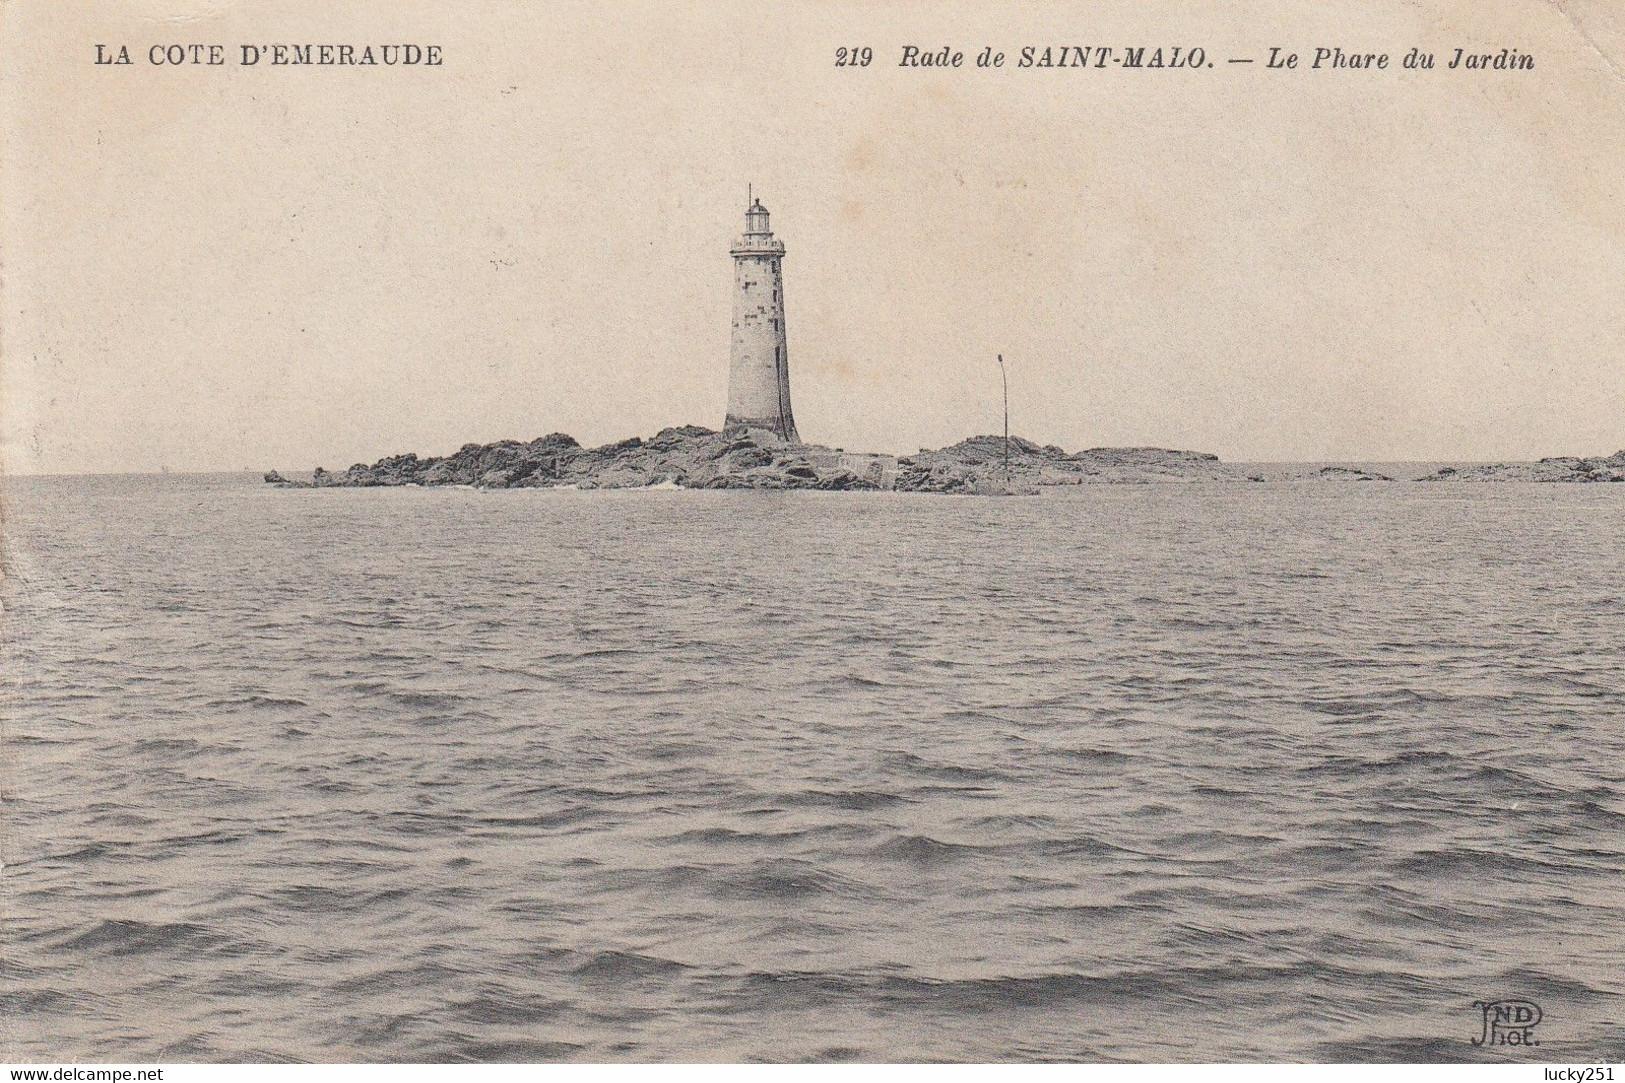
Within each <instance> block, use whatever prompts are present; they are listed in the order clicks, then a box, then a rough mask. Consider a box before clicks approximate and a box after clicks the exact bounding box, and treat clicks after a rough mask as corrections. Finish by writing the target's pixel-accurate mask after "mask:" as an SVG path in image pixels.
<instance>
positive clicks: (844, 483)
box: [265, 425, 1625, 495]
mask: <svg viewBox="0 0 1625 1083" xmlns="http://www.w3.org/2000/svg"><path fill="white" fill-rule="evenodd" d="M1004 448H1005V445H1004V438H1003V437H1001V436H973V437H970V438H969V439H966V440H961V441H960V442H959V443H957V444H954V445H952V446H950V447H945V448H937V449H934V450H932V449H921V450H920V451H919V452H918V453H916V454H914V455H903V456H894V455H876V454H869V453H861V452H848V451H845V450H843V449H841V448H827V447H820V446H817V445H812V444H801V443H796V442H793V441H789V440H785V439H783V438H781V437H779V436H778V435H776V434H775V433H772V432H768V431H765V430H762V429H753V428H744V429H739V428H730V429H727V430H725V431H722V432H718V431H716V430H715V429H707V428H704V427H702V426H699V425H684V426H681V427H677V428H669V429H663V430H661V431H660V432H659V433H658V434H656V435H655V436H653V437H650V438H649V439H646V440H645V439H640V438H638V437H633V438H631V439H630V440H622V441H620V442H618V443H613V444H605V445H603V446H602V447H595V448H587V447H582V446H581V444H580V443H578V442H577V441H576V440H575V438H574V437H571V436H566V435H565V434H564V433H553V434H552V435H550V436H542V437H538V438H537V439H535V440H531V441H530V442H528V443H525V442H521V441H518V440H499V441H497V442H495V443H491V444H465V445H463V447H461V448H460V449H458V450H457V451H456V452H454V453H453V454H451V455H446V456H431V457H429V458H419V457H418V456H417V455H416V454H412V453H407V454H404V455H391V456H389V457H388V458H384V459H379V460H378V461H377V462H375V463H373V464H371V465H368V464H366V463H356V464H355V465H354V466H352V467H350V468H349V469H348V470H345V471H342V472H339V473H334V472H331V471H327V470H323V469H322V468H320V467H317V469H316V471H315V473H314V474H312V475H311V476H310V478H309V479H308V480H307V479H291V478H287V477H284V476H283V475H282V474H280V473H278V472H276V471H274V470H273V471H271V472H270V473H268V474H266V475H265V480H266V481H267V482H268V483H270V484H272V485H278V486H282V487H284V488H294V489H311V488H314V489H325V488H360V487H372V486H398V485H424V486H428V485H463V486H470V487H473V488H476V489H549V488H573V489H638V488H648V487H651V486H665V487H675V488H683V489H821V490H836V491H852V490H859V491H861V490H883V489H884V490H894V491H897V492H913V493H962V494H985V495H1027V494H1032V493H1036V492H1038V491H1040V490H1041V489H1046V488H1053V487H1058V486H1069V485H1091V484H1104V485H1137V484H1152V483H1178V482H1263V481H1290V482H1389V481H1393V480H1394V479H1393V478H1391V477H1389V476H1388V475H1386V474H1381V473H1377V472H1375V471H1372V470H1367V469H1362V468H1357V467H1351V466H1324V465H1317V464H1271V465H1269V466H1261V465H1257V464H1240V465H1238V464H1234V463H1224V462H1220V461H1219V458H1218V457H1217V456H1216V455H1209V454H1205V453H1203V452H1197V451H1174V450H1169V449H1167V448H1153V447H1130V448H1091V449H1089V450H1087V451H1077V452H1068V451H1066V450H1064V449H1062V448H1059V447H1055V446H1054V445H1044V444H1038V443H1035V442H1034V441H1032V440H1027V439H1023V438H1021V437H1018V436H1013V437H1011V438H1010V464H1009V472H1008V475H1007V474H1006V471H1005V465H1004ZM1409 476H1410V477H1415V475H1414V474H1412V475H1409ZM1419 480H1421V481H1433V482H1447V481H1469V482H1590V481H1625V452H1620V453H1618V454H1616V455H1612V456H1610V457H1608V458H1605V459H1600V458H1599V459H1583V458H1552V459H1542V460H1540V461H1539V462H1534V463H1485V464H1478V465H1472V466H1456V467H1451V466H1446V467H1442V468H1440V469H1438V470H1435V471H1434V472H1432V473H1430V474H1427V475H1425V476H1423V477H1421V478H1420V479H1419Z"/></svg>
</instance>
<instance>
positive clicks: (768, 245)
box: [726, 200, 801, 444]
mask: <svg viewBox="0 0 1625 1083" xmlns="http://www.w3.org/2000/svg"><path fill="white" fill-rule="evenodd" d="M731 251H732V254H733V258H734V322H733V343H732V354H731V358H730V363H729V366H728V420H727V425H726V427H727V428H738V427H740V426H748V427H750V428H753V429H766V430H767V431H769V432H772V433H777V434H778V435H779V436H781V437H783V438H784V439H785V440H788V441H790V442H791V443H792V444H799V443H801V437H800V436H799V435H797V433H796V419H795V415H794V414H792V413H791V412H790V351H789V347H788V346H787V345H786V340H785V336H784V274H783V271H782V270H781V267H780V263H781V261H782V260H783V259H784V242H782V241H776V240H774V239H773V231H772V230H770V229H768V228H767V208H766V207H764V206H762V201H761V200H755V201H754V202H752V203H751V205H750V209H749V210H747V211H746V212H745V235H744V236H743V237H740V238H739V239H738V240H736V241H734V246H733V248H732V250H731Z"/></svg>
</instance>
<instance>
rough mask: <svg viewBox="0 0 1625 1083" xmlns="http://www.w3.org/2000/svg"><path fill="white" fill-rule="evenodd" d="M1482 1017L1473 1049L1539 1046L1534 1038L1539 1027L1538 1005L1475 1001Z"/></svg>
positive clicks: (1516, 1002) (1530, 1002)
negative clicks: (1481, 1023)
mask: <svg viewBox="0 0 1625 1083" xmlns="http://www.w3.org/2000/svg"><path fill="white" fill-rule="evenodd" d="M1473 1007H1475V1008H1477V1009H1478V1010H1479V1012H1481V1013H1482V1014H1483V1017H1484V1018H1483V1025H1484V1030H1483V1033H1481V1034H1480V1035H1479V1036H1478V1037H1476V1038H1474V1039H1473V1044H1474V1045H1539V1044H1540V1039H1539V1038H1536V1037H1535V1036H1534V1032H1535V1028H1536V1027H1538V1026H1539V1025H1540V1015H1541V1012H1540V1005H1539V1004H1536V1003H1535V1002H1534V1001H1533V1000H1475V1001H1473Z"/></svg>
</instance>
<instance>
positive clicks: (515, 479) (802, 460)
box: [265, 425, 884, 490]
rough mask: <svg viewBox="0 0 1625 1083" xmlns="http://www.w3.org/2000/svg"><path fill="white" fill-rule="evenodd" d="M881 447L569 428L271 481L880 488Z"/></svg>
mask: <svg viewBox="0 0 1625 1083" xmlns="http://www.w3.org/2000/svg"><path fill="white" fill-rule="evenodd" d="M881 467H882V464H881V463H880V462H879V457H875V456H868V457H864V456H849V455H845V454H844V453H841V452H834V451H830V450H829V449H827V448H816V447H805V446H802V445H797V444H788V443H786V442H785V441H783V440H781V439H779V438H778V437H777V436H774V435H773V434H772V433H768V432H762V431H759V430H755V429H750V430H743V431H736V432H728V433H720V432H716V431H714V430H712V429H706V428H701V427H700V426H698V425H685V426H682V427H681V428H671V429H665V430H662V431H661V432H660V433H658V434H657V435H655V436H654V437H652V438H650V439H648V440H641V439H639V438H637V437H633V438H631V439H630V440H622V441H620V442H619V443H614V444H606V445H604V446H603V447H597V448H584V447H582V446H581V445H580V444H579V443H577V442H576V440H575V438H574V437H571V436H566V435H565V434H563V433H553V434H552V435H550V436H543V437H539V438H538V439H535V440H532V441H530V442H529V443H521V442H519V441H517V440H499V441H497V442H496V443H494V444H465V445H463V446H462V447H461V448H459V449H458V450H457V451H456V452H455V453H453V454H451V455H448V456H445V457H443V458H427V459H420V458H418V457H417V455H415V454H411V453H408V454H405V455H392V456H390V457H388V458H385V459H379V460H378V461H377V462H375V463H373V464H372V465H370V466H369V465H367V464H366V463H356V464H355V465H354V466H352V467H350V468H349V469H348V470H346V471H344V472H343V473H337V474H335V473H330V472H328V471H326V470H323V469H321V468H320V467H318V468H317V469H316V472H315V473H314V474H313V475H312V476H311V479H310V480H309V481H290V480H288V479H286V478H284V477H282V476H281V475H280V474H277V473H276V472H275V471H273V472H272V473H271V474H267V475H266V477H265V480H266V481H267V482H269V483H271V484H273V485H280V486H284V487H290V488H317V489H323V488H331V487H348V488H354V487H365V486H395V485H468V486H473V487H475V488H479V489H535V488H561V487H570V488H576V489H635V488H646V487H648V486H651V485H662V484H669V485H676V486H681V487H683V488H688V489H826V490H829V489H879V488H881V485H882V481H883V480H884V479H883V470H882V468H881Z"/></svg>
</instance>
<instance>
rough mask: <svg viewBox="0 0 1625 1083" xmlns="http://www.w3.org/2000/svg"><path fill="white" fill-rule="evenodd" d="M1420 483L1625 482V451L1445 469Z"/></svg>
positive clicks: (1421, 479) (1430, 475) (1435, 472)
mask: <svg viewBox="0 0 1625 1083" xmlns="http://www.w3.org/2000/svg"><path fill="white" fill-rule="evenodd" d="M1418 480H1420V481H1474V482H1497V481H1546V482H1592V481H1625V451H1616V452H1615V453H1614V454H1612V455H1610V456H1608V457H1607V458H1606V459H1582V458H1576V457H1574V456H1570V455H1562V456H1556V457H1554V458H1550V459H1541V460H1540V461H1539V462H1533V463H1481V464H1477V465H1474V466H1445V467H1441V468H1440V469H1438V470H1435V471H1434V472H1433V473H1431V474H1428V475H1427V476H1426V477H1423V478H1419V479H1418Z"/></svg>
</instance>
